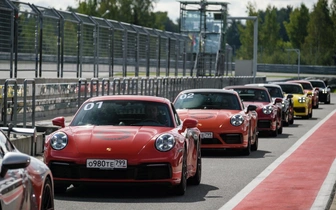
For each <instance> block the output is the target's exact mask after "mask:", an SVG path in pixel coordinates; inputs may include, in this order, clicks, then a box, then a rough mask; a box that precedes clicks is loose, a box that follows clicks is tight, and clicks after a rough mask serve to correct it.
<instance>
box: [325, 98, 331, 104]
mask: <svg viewBox="0 0 336 210" xmlns="http://www.w3.org/2000/svg"><path fill="white" fill-rule="evenodd" d="M324 103H325V104H330V96H329V97H327V100H326V102H324Z"/></svg>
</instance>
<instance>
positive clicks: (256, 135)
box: [251, 129, 259, 151]
mask: <svg viewBox="0 0 336 210" xmlns="http://www.w3.org/2000/svg"><path fill="white" fill-rule="evenodd" d="M258 144H259V135H258V131H257V129H256V130H255V131H254V144H252V145H251V151H257V150H258Z"/></svg>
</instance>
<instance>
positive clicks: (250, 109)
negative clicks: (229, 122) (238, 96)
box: [247, 104, 257, 112]
mask: <svg viewBox="0 0 336 210" xmlns="http://www.w3.org/2000/svg"><path fill="white" fill-rule="evenodd" d="M255 110H257V106H256V105H253V104H250V105H248V106H247V111H248V112H250V111H255Z"/></svg>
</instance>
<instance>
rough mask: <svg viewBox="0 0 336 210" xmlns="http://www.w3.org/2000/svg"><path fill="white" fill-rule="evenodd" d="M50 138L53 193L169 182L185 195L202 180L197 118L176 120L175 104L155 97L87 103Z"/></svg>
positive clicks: (56, 121)
mask: <svg viewBox="0 0 336 210" xmlns="http://www.w3.org/2000/svg"><path fill="white" fill-rule="evenodd" d="M53 124H54V125H57V126H60V127H61V128H60V129H59V130H57V131H55V132H54V133H51V134H50V135H48V136H47V137H46V141H45V152H44V160H45V163H46V164H47V165H48V166H49V168H50V169H51V171H52V173H53V176H54V182H55V192H56V193H62V192H65V191H66V190H67V188H68V187H69V186H70V185H71V184H73V185H74V186H77V185H80V184H86V183H92V182H96V183H104V184H105V183H111V184H113V183H125V184H126V183H128V184H136V183H147V184H153V183H155V184H165V185H169V186H170V187H171V188H172V191H173V192H174V193H175V194H176V195H183V194H184V193H185V191H186V187H187V182H188V183H190V184H194V185H198V184H200V181H201V169H202V167H201V165H202V164H201V149H200V131H199V129H198V128H197V120H195V119H191V118H187V119H184V120H183V121H181V120H180V118H179V117H178V115H177V113H176V110H175V108H174V106H173V105H172V103H171V102H170V101H169V100H168V99H166V98H161V97H155V96H141V95H113V96H97V97H92V98H90V99H88V100H86V101H85V102H84V103H83V104H82V105H81V107H80V108H79V109H78V111H77V112H76V114H75V115H74V118H73V119H72V121H71V122H70V124H69V125H67V126H66V125H65V122H64V117H58V118H54V119H53Z"/></svg>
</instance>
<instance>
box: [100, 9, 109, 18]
mask: <svg viewBox="0 0 336 210" xmlns="http://www.w3.org/2000/svg"><path fill="white" fill-rule="evenodd" d="M108 13H110V10H106V11H105V12H104V14H102V15H101V17H104V16H105V15H107V14H108Z"/></svg>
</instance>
